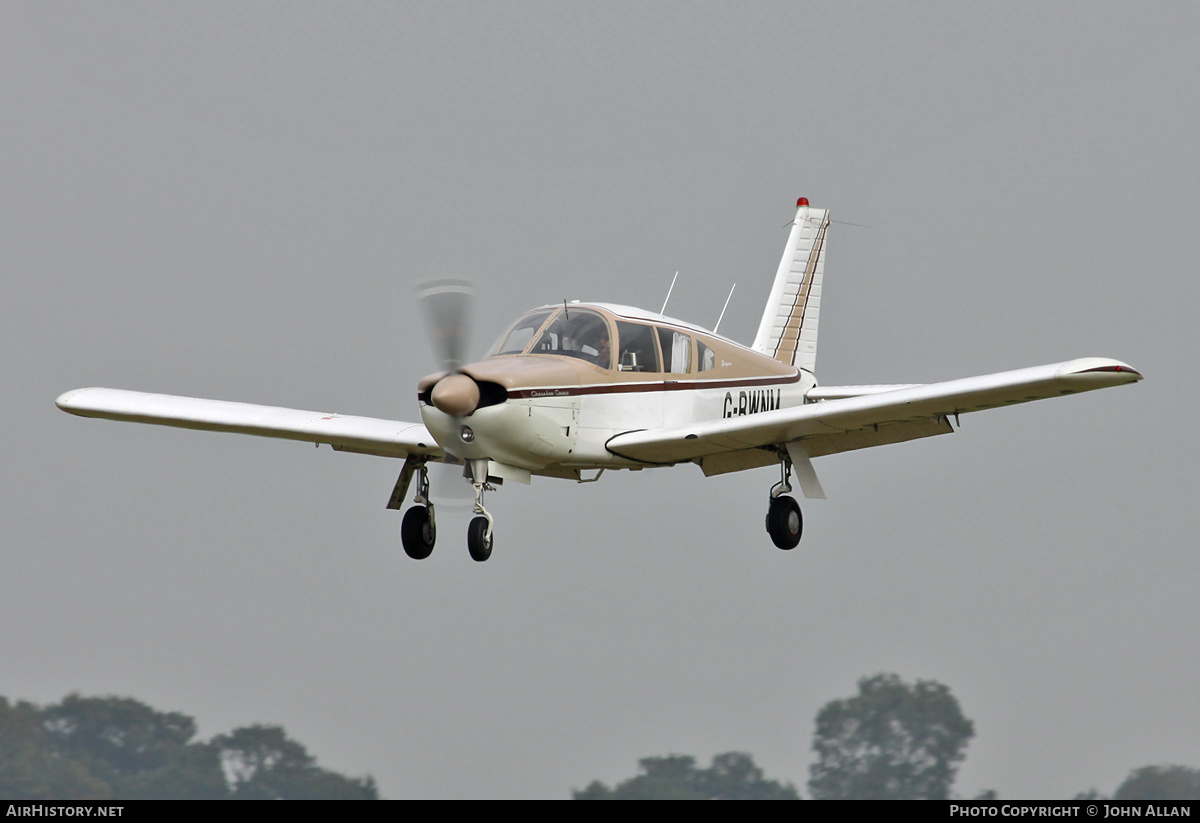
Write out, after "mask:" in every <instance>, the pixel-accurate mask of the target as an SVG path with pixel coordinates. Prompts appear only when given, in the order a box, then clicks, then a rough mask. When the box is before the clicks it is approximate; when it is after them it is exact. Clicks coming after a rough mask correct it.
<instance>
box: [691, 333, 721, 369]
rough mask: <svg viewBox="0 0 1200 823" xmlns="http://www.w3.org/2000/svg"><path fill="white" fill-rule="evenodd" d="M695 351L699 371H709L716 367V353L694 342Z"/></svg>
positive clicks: (698, 342)
mask: <svg viewBox="0 0 1200 823" xmlns="http://www.w3.org/2000/svg"><path fill="white" fill-rule="evenodd" d="M696 350H697V352H698V356H699V360H700V371H710V370H712V369H714V368H716V366H717V353H716V352H714V351H713V350H712V349H710V348H709V347H708V346H706V345H704V344H703V343H701V342H700V341H699V340H697V341H696Z"/></svg>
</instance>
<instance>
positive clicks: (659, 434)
mask: <svg viewBox="0 0 1200 823" xmlns="http://www.w3.org/2000/svg"><path fill="white" fill-rule="evenodd" d="M1141 379H1142V375H1140V374H1139V373H1138V372H1137V371H1135V370H1134V369H1132V368H1131V367H1129V366H1128V365H1126V364H1125V363H1122V362H1120V361H1119V360H1110V359H1107V358H1100V357H1084V358H1080V359H1078V360H1070V361H1067V362H1064V363H1052V364H1050V365H1045V366H1033V367H1031V368H1027V369H1015V370H1013V371H1006V372H997V373H995V374H985V375H980V376H978V377H964V378H960V379H957V380H948V381H945V382H943V383H928V384H924V385H916V386H907V387H904V388H896V389H890V390H885V391H876V392H873V393H864V394H857V395H854V396H847V397H842V398H841V399H836V400H824V401H822V402H817V403H808V404H806V405H804V406H799V407H794V408H787V409H776V410H774V411H769V412H763V413H760V414H753V415H746V416H742V417H732V418H728V419H720V420H710V421H707V422H701V423H696V424H693V425H690V426H678V427H673V428H669V429H650V430H646V431H638V432H629V433H626V434H621V435H618V436H616V437H614V438H612V439H611V440H610V441H609V442H608V448H609V450H610V451H611V452H612V453H613V454H617V455H619V456H622V457H628V458H632V459H635V460H644V461H647V462H654V463H677V462H682V461H685V460H695V459H697V458H703V457H706V456H708V455H712V454H717V453H720V452H726V451H734V450H737V449H747V448H756V447H763V446H770V445H774V444H781V443H788V442H790V441H792V440H807V439H809V438H812V439H814V440H816V441H817V442H814V443H813V448H812V450H811V451H810V452H809V453H810V454H811V455H813V456H816V455H817V454H831V453H833V452H834V451H847V450H849V449H853V448H865V447H867V446H873V445H882V444H883V443H888V442H900V440H908V439H912V438H913V437H928V436H930V435H932V434H942V433H945V432H948V431H949V424H948V423H947V422H946V421H945V418H946V417H947V416H949V415H956V414H965V413H967V412H972V411H980V410H982V409H990V408H996V407H998V406H1008V405H1014V404H1016V403H1026V402H1029V401H1032V400H1042V399H1045V398H1049V397H1058V396H1059V395H1063V394H1074V393H1076V392H1083V391H1092V390H1094V389H1102V388H1107V387H1109V386H1119V385H1123V384H1125V383H1134V382H1137V381H1138V380H1141ZM896 424H905V425H901V426H896ZM892 426H896V428H895V429H893V431H894V432H895V433H896V434H900V433H901V432H908V433H910V436H904V437H898V438H892V437H883V438H872V437H870V436H869V435H865V436H864V437H860V438H857V439H856V438H847V439H845V442H844V443H842V444H839V443H837V441H836V439H835V438H832V437H830V436H833V435H845V434H846V433H848V432H865V431H866V430H870V431H873V432H874V433H876V434H878V433H879V430H880V429H884V428H885V427H889V428H890V427H892ZM825 437H830V439H829V440H826V441H825V447H822V446H821V441H822V439H823V438H825ZM872 441H875V442H872ZM855 443H857V445H855ZM839 445H840V446H842V447H837V446H839ZM806 446H807V443H806Z"/></svg>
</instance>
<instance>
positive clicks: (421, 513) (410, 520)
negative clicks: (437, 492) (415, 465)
mask: <svg viewBox="0 0 1200 823" xmlns="http://www.w3.org/2000/svg"><path fill="white" fill-rule="evenodd" d="M419 471H420V472H421V476H420V479H419V480H418V481H417V495H416V497H414V498H413V502H414V503H416V504H417V505H415V506H413V507H412V508H411V509H409V510H408V511H406V512H405V513H404V520H403V521H402V522H401V523H400V542H401V543H403V544H404V553H405V554H407V555H408V556H409V557H411V558H412V559H413V560H424V559H425V558H426V557H429V555H430V554H432V553H433V544H434V541H435V540H437V522H436V521H435V520H434V512H433V501H432V500H430V499H429V470H428V469H427V468H426V467H425V465H424V464H421V467H420V469H419Z"/></svg>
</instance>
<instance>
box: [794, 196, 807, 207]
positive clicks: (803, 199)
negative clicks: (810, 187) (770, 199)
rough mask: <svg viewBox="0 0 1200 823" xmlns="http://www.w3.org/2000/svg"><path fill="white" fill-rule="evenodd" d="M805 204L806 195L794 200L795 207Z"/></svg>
mask: <svg viewBox="0 0 1200 823" xmlns="http://www.w3.org/2000/svg"><path fill="white" fill-rule="evenodd" d="M807 205H808V198H807V197H801V198H800V199H799V200H797V201H796V208H800V207H801V206H807Z"/></svg>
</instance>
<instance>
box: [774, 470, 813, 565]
mask: <svg viewBox="0 0 1200 823" xmlns="http://www.w3.org/2000/svg"><path fill="white" fill-rule="evenodd" d="M779 470H780V475H781V476H780V479H779V482H778V483H776V484H775V485H774V486H772V487H771V505H770V507H769V508H768V509H767V533H768V534H770V535H771V542H773V543H774V544H775V545H776V546H778V547H779V548H781V549H783V550H784V551H788V550H790V549H794V548H796V545H797V544H798V543H799V542H800V535H801V533H802V532H803V531H804V517H803V516H802V515H801V514H800V504H799V503H797V502H796V499H795V498H794V497H789V496H788V495H787V492H790V491H791V490H792V486H791V484H790V483H789V482H788V479H789V477H790V476H791V473H792V461H791V460H783V461H782V462H781V463H780V464H779Z"/></svg>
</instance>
